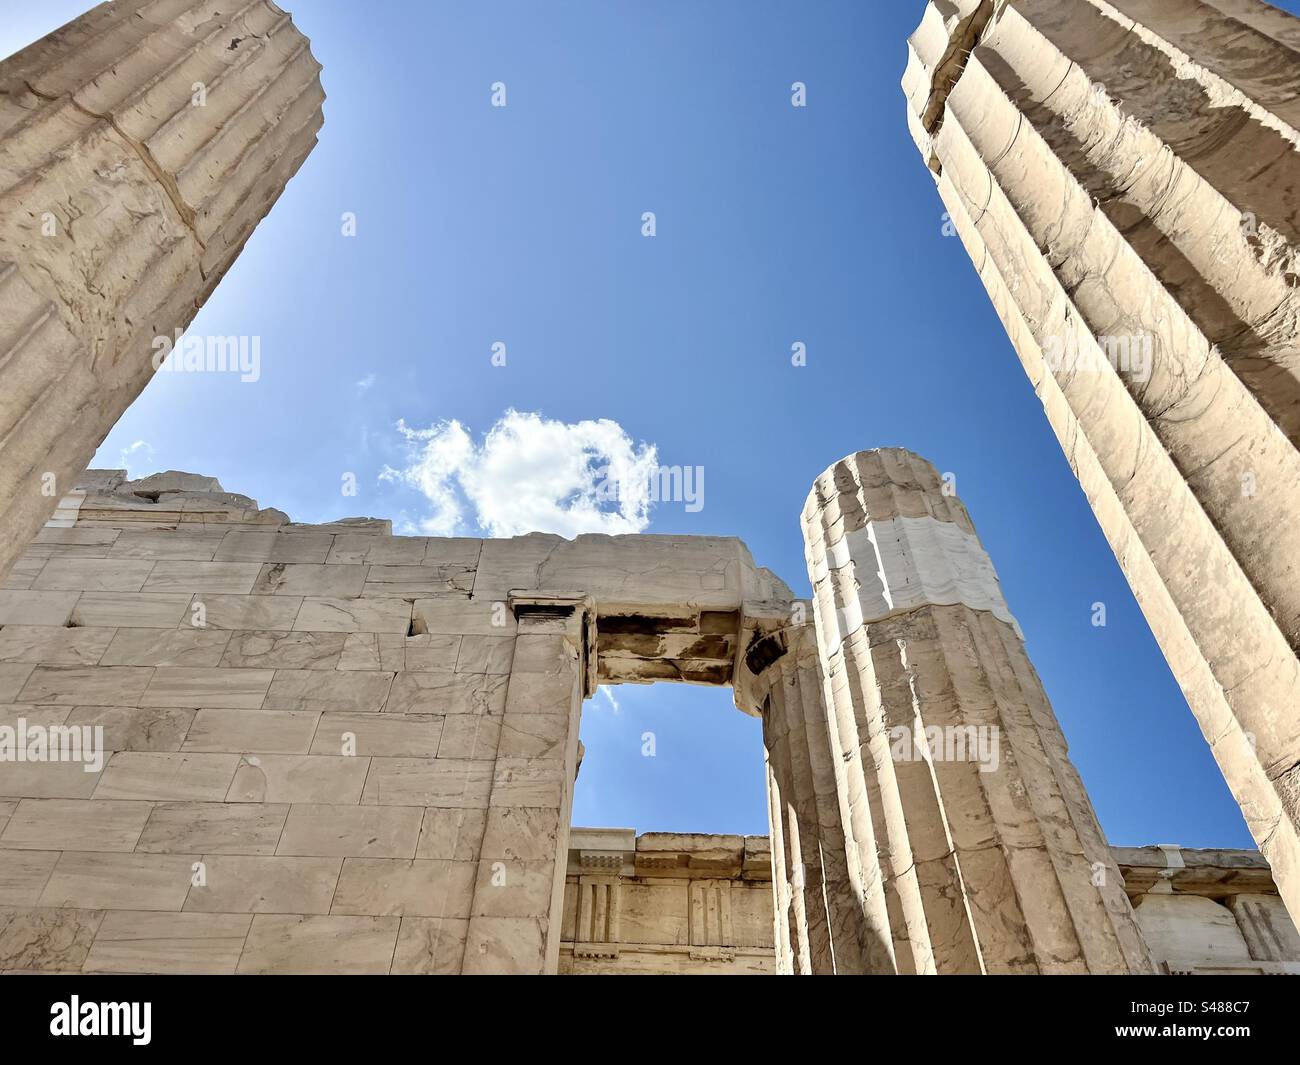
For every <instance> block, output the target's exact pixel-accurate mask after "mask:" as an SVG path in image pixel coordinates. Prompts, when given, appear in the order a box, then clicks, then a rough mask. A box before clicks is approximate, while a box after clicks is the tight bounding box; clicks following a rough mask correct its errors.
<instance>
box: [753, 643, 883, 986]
mask: <svg viewBox="0 0 1300 1065" xmlns="http://www.w3.org/2000/svg"><path fill="white" fill-rule="evenodd" d="M745 658H746V662H747V663H748V665H749V666H751V667H752V668H753V672H752V673H751V672H746V674H745V681H744V682H743V688H744V690H743V698H745V699H746V700H748V702H749V704H750V705H752V706H753V708H754V709H755V710H756V711H757V712H759V713H760V714H761V716H762V719H763V744H764V747H765V749H766V760H767V780H768V805H769V815H770V820H771V842H772V872H773V877H772V887H773V900H774V929H775V935H776V947H777V968H778V971H780V972H787V973H788V972H793V973H799V974H829V973H836V974H841V975H844V974H855V973H866V972H881V973H883V972H893V971H894V966H893V960H892V957H891V956H890V953H889V947H888V939H887V936H884V935H880V934H878V933H877V934H876V935H874V936H873V935H872V934H871V931H870V929H869V925H870V923H871V919H872V917H871V911H870V907H871V906H872V905H873V904H875V905H879V906H880V912H881V914H882V916H881V918H880V920H879V921H878V924H879V926H880V927H881V928H884V927H886V924H887V922H886V921H885V920H884V918H883V905H881V898H882V896H881V893H880V883H879V874H878V873H875V872H874V871H871V872H870V873H869V874H868V875H867V877H866V878H865V881H866V884H867V885H868V888H869V889H871V890H870V895H871V898H870V899H867V900H866V901H864V896H865V895H866V894H867V893H866V892H864V891H863V889H862V887H861V885H862V883H863V881H864V877H863V876H862V874H861V871H860V870H855V873H856V875H855V874H854V873H851V872H850V860H851V859H850V856H849V854H848V853H847V852H846V847H845V834H844V830H843V827H842V820H841V805H840V796H839V789H838V786H837V780H836V773H835V766H834V764H833V757H832V753H831V743H830V733H829V730H828V720H827V714H826V704H825V701H824V697H823V696H824V683H823V678H822V672H821V663H820V661H819V657H818V652H817V636H816V632H815V630H814V628H813V626H812V624H811V623H810V622H804V623H800V624H792V625H790V626H788V627H785V628H780V629H777V630H776V631H774V632H770V633H767V634H766V635H763V636H762V637H761V638H759V639H757V640H756V641H755V642H754V643H753V644H752V645H751V646H750V647H749V648H748V651H747V654H746V656H745ZM872 857H873V858H874V854H873V855H872ZM853 860H856V856H855V857H854V859H853Z"/></svg>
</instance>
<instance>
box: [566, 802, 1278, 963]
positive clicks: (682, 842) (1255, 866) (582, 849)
mask: <svg viewBox="0 0 1300 1065" xmlns="http://www.w3.org/2000/svg"><path fill="white" fill-rule="evenodd" d="M569 841H570V846H569V875H568V880H567V884H566V887H565V916H564V936H563V943H562V945H561V948H560V957H561V963H560V971H561V972H562V973H574V974H604V973H665V974H682V975H686V974H695V973H756V972H761V973H775V972H777V971H779V967H778V965H777V964H774V962H777V961H778V959H777V958H776V957H775V952H774V947H773V938H772V927H773V924H772V895H771V893H770V892H769V891H766V890H763V891H759V892H758V893H757V894H754V893H753V890H754V888H755V887H762V888H764V889H766V888H767V887H768V883H767V882H768V881H769V880H770V877H771V865H770V860H771V856H770V852H769V846H768V840H767V838H766V837H763V836H710V835H699V834H677V833H646V834H644V835H641V836H637V835H636V833H635V831H634V830H632V829H605V828H574V829H573V830H572V831H571V833H570V837H569ZM1111 852H1112V854H1113V855H1114V858H1115V862H1116V864H1117V865H1118V867H1119V870H1120V873H1121V875H1122V876H1123V878H1124V891H1125V893H1126V894H1127V895H1128V897H1129V898H1130V899H1131V900H1132V902H1133V904H1134V907H1135V913H1136V916H1137V920H1138V923H1139V925H1141V927H1142V931H1143V934H1144V935H1145V936H1146V940H1147V944H1148V945H1149V946H1150V948H1151V951H1152V955H1153V956H1154V958H1155V961H1156V963H1157V965H1159V967H1160V969H1161V971H1162V972H1165V973H1171V974H1181V973H1186V974H1192V975H1199V974H1210V973H1227V974H1239V975H1274V974H1300V934H1297V932H1296V928H1295V925H1294V923H1293V922H1292V921H1291V919H1290V917H1288V916H1287V912H1286V908H1285V907H1284V906H1283V905H1282V900H1281V898H1280V897H1279V896H1278V893H1277V885H1276V884H1274V883H1273V877H1272V874H1271V873H1270V871H1269V868H1268V863H1267V862H1266V861H1265V860H1264V858H1263V856H1262V855H1261V854H1260V853H1259V852H1258V851H1243V850H1193V849H1184V848H1179V847H1112V848H1111ZM723 885H729V887H724V886H723ZM710 893H711V897H713V898H716V899H718V900H722V899H724V898H725V899H726V900H727V905H730V907H731V925H730V928H731V932H730V935H729V936H727V935H724V936H723V937H721V938H723V939H725V940H726V942H724V943H720V944H716V945H711V946H710V947H709V948H708V949H709V950H710V951H712V953H709V952H708V951H706V950H704V949H702V948H701V946H699V945H697V939H696V938H694V937H696V936H697V931H696V930H697V929H698V928H700V927H701V925H700V921H701V918H702V915H703V914H704V913H705V912H706V911H705V910H704V909H702V907H701V906H700V905H699V902H700V901H701V900H703V899H706V898H708V897H710ZM756 906H757V907H760V909H758V910H755V909H754V907H756ZM738 907H739V909H738ZM629 910H631V911H633V912H632V913H631V915H630V916H628V917H626V918H625V917H624V914H626V913H628V912H629ZM719 912H725V907H724V908H720V910H719ZM738 914H740V915H742V916H740V917H738ZM738 921H739V923H737V922H738ZM693 922H694V923H693ZM704 927H705V928H706V929H707V932H712V930H713V928H714V926H712V925H707V924H706V925H705V926H704ZM579 928H582V929H584V930H585V931H586V932H587V936H588V938H586V939H582V940H578V938H577V929H579ZM593 928H598V929H599V933H598V939H596V940H595V941H593V940H592V939H591V938H590V937H591V935H592V933H591V931H590V930H591V929H593ZM759 930H761V931H762V933H763V934H762V936H761V940H762V942H761V944H758V945H755V944H754V943H752V942H751V940H753V939H754V938H756V933H757V931H759ZM707 932H706V933H705V934H704V935H702V936H700V938H707Z"/></svg>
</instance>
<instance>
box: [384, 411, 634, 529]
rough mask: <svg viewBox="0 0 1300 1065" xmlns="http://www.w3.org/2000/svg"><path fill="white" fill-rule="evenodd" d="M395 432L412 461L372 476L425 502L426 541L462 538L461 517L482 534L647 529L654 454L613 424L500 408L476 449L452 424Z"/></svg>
mask: <svg viewBox="0 0 1300 1065" xmlns="http://www.w3.org/2000/svg"><path fill="white" fill-rule="evenodd" d="M397 428H398V431H399V432H401V434H402V435H403V436H404V437H405V438H406V440H407V443H408V444H409V445H410V448H411V459H410V462H409V463H408V464H407V465H406V466H405V467H403V468H402V469H400V470H398V469H393V468H392V467H385V468H384V470H383V472H382V473H381V474H380V477H381V479H383V480H388V481H394V482H397V483H401V484H406V485H408V486H410V487H412V488H415V489H416V490H418V491H419V492H420V493H422V494H423V495H424V497H425V499H427V500H428V502H429V504H430V506H431V508H432V510H431V512H430V513H429V514H428V515H427V516H426V517H425V518H424V519H423V520H422V521H421V522H420V523H419V524H420V528H421V531H422V532H424V533H425V534H426V535H434V536H450V535H453V534H454V533H456V532H457V531H462V530H463V529H464V526H465V522H466V513H467V511H468V510H472V512H473V515H472V516H473V520H474V521H475V523H476V524H477V525H478V527H479V528H481V529H482V530H484V531H485V532H487V533H488V535H490V536H518V535H520V534H523V533H528V532H548V533H559V534H560V535H561V536H567V537H573V536H577V535H579V534H581V533H593V532H594V533H635V532H640V531H641V530H643V529H644V528H645V527H646V526H647V525H648V524H649V523H650V507H651V500H650V489H651V481H652V479H653V477H654V473H655V470H656V469H657V461H658V455H657V452H656V450H655V447H654V445H652V444H641V445H639V446H638V445H635V444H634V443H633V442H632V438H631V437H630V436H628V434H627V433H626V432H625V431H624V430H623V427H622V426H620V425H619V424H618V423H617V422H614V421H610V420H608V419H604V418H602V419H600V420H597V421H581V422H574V423H572V424H569V423H565V422H560V421H554V420H552V419H547V418H543V417H542V416H541V415H540V414H533V413H521V412H519V411H515V410H508V411H506V412H505V414H504V415H502V417H501V418H500V420H498V421H497V423H496V424H495V425H494V426H492V428H491V429H490V430H489V431H488V432H487V434H486V435H485V436H484V438H483V440H482V442H481V443H477V444H476V443H475V442H474V440H473V439H472V437H471V436H470V434H469V431H468V430H467V429H466V428H465V426H464V425H462V424H461V423H460V422H458V421H448V422H440V423H438V424H437V425H433V426H430V427H429V428H428V429H412V428H410V427H409V426H407V425H406V423H405V422H398V423H397Z"/></svg>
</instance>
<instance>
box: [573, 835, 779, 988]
mask: <svg viewBox="0 0 1300 1065" xmlns="http://www.w3.org/2000/svg"><path fill="white" fill-rule="evenodd" d="M771 880H772V858H771V854H770V852H769V850H768V841H767V837H766V836H717V835H702V834H694V833H692V834H685V833H669V832H648V833H645V834H644V835H641V836H638V835H637V834H636V832H635V831H634V830H633V829H630V828H624V829H606V828H575V829H573V830H572V831H571V832H570V834H569V872H568V877H567V882H566V885H565V893H564V931H563V936H562V943H561V946H560V972H561V973H568V974H573V975H589V974H602V975H603V974H614V973H638V974H664V975H693V974H708V975H766V974H771V973H773V972H775V971H776V959H775V954H774V951H773V945H772V883H771Z"/></svg>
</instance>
